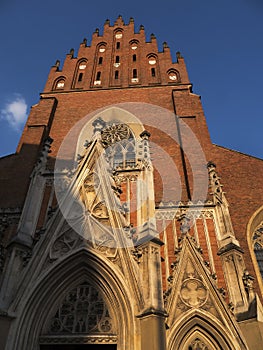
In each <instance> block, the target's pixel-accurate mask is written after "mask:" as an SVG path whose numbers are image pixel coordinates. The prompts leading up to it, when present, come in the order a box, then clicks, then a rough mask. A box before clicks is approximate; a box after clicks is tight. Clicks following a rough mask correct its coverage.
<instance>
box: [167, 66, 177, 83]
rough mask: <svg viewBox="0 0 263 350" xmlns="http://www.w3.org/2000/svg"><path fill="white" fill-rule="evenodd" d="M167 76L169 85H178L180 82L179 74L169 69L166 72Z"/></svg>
mask: <svg viewBox="0 0 263 350" xmlns="http://www.w3.org/2000/svg"><path fill="white" fill-rule="evenodd" d="M167 75H168V80H169V82H170V83H179V81H180V77H179V73H178V72H177V71H176V70H175V69H169V70H168V71H167Z"/></svg>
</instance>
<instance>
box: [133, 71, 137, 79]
mask: <svg viewBox="0 0 263 350" xmlns="http://www.w3.org/2000/svg"><path fill="white" fill-rule="evenodd" d="M132 77H133V78H134V79H136V78H137V69H133V70H132Z"/></svg>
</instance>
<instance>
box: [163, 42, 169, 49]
mask: <svg viewBox="0 0 263 350" xmlns="http://www.w3.org/2000/svg"><path fill="white" fill-rule="evenodd" d="M168 47H169V46H168V44H167V42H166V41H164V42H163V48H164V49H167V48H168Z"/></svg>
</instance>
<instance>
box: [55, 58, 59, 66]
mask: <svg viewBox="0 0 263 350" xmlns="http://www.w3.org/2000/svg"><path fill="white" fill-rule="evenodd" d="M59 66H60V60H56V63H55V67H57V68H59Z"/></svg>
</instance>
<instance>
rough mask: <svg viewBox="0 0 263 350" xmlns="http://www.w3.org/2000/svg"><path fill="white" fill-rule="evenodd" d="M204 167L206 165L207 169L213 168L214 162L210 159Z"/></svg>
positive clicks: (214, 166)
mask: <svg viewBox="0 0 263 350" xmlns="http://www.w3.org/2000/svg"><path fill="white" fill-rule="evenodd" d="M206 167H207V169H215V168H216V164H215V163H214V162H212V161H211V160H210V161H209V162H208V163H207V165H206Z"/></svg>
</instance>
